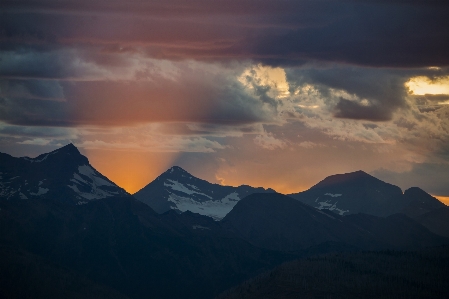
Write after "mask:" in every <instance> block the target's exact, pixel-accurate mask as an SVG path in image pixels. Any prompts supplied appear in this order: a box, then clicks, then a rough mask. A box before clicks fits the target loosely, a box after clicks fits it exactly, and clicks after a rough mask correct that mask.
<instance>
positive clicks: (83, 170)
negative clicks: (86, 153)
mask: <svg viewBox="0 0 449 299" xmlns="http://www.w3.org/2000/svg"><path fill="white" fill-rule="evenodd" d="M78 172H79V173H80V174H82V175H84V176H86V177H88V178H90V179H91V180H92V181H93V182H94V183H95V185H97V186H110V187H114V185H113V184H111V183H110V182H108V181H106V180H105V179H102V178H101V177H99V176H98V175H99V173H98V172H96V171H95V169H93V168H92V167H91V166H90V165H81V166H79V167H78Z"/></svg>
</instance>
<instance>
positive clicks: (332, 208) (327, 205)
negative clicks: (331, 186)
mask: <svg viewBox="0 0 449 299" xmlns="http://www.w3.org/2000/svg"><path fill="white" fill-rule="evenodd" d="M329 201H330V200H326V201H321V202H318V204H319V205H320V206H319V207H317V209H318V210H324V209H326V210H329V211H336V212H337V213H338V214H339V215H341V216H343V215H344V213H348V212H349V210H346V211H345V210H342V209H339V208H337V203H338V201H337V202H335V203H334V204H332V203H330V202H329Z"/></svg>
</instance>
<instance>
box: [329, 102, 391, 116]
mask: <svg viewBox="0 0 449 299" xmlns="http://www.w3.org/2000/svg"><path fill="white" fill-rule="evenodd" d="M334 111H335V112H334V116H335V117H337V118H350V119H365V120H371V121H386V120H390V119H391V116H392V111H391V110H388V109H385V108H382V107H381V106H364V105H361V104H359V103H356V102H354V101H350V100H347V99H344V98H340V101H339V102H338V103H337V105H336V106H335V108H334Z"/></svg>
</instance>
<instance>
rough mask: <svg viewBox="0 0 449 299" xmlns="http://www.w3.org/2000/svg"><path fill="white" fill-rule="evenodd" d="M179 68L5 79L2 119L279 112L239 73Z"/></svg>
mask: <svg viewBox="0 0 449 299" xmlns="http://www.w3.org/2000/svg"><path fill="white" fill-rule="evenodd" d="M177 72H178V73H177V74H178V75H177V77H176V78H170V79H167V78H164V77H162V76H156V77H153V78H152V80H118V81H114V80H111V81H109V80H94V81H49V80H35V79H33V80H28V81H26V80H4V81H3V82H4V83H3V85H5V86H6V87H8V88H4V92H5V94H2V96H1V97H0V121H3V122H6V123H9V124H16V125H23V126H80V125H101V126H121V125H133V124H139V123H147V122H193V123H204V124H208V123H210V124H222V125H231V126H234V125H242V124H251V123H255V122H260V121H270V120H271V118H272V117H273V115H271V114H270V112H271V111H265V110H264V108H263V101H261V100H259V99H258V98H253V97H251V96H249V95H248V94H247V93H246V92H245V90H244V89H243V87H242V86H241V85H239V84H237V83H236V82H235V79H232V78H227V77H226V76H224V75H221V74H216V75H214V74H210V73H203V72H201V71H194V70H191V69H188V68H186V69H178V70H177ZM5 82H6V83H5ZM15 86H18V87H17V88H15ZM45 86H48V87H52V88H53V89H54V91H55V92H57V93H59V94H61V95H62V94H63V95H64V101H55V100H52V99H53V98H52V96H55V95H53V94H52V93H51V91H52V89H51V88H49V89H48V90H47V93H42V92H41V91H40V90H39V88H40V87H45ZM25 87H27V88H28V89H29V90H32V92H34V94H36V93H40V96H39V97H37V96H35V95H33V94H32V93H31V92H30V91H29V90H28V89H26V88H25ZM58 88H60V89H58ZM16 90H17V91H16ZM45 97H50V98H45ZM44 98H45V99H44Z"/></svg>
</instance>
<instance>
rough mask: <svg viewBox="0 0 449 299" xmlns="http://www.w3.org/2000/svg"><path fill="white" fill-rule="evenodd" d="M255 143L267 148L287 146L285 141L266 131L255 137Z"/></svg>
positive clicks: (273, 148)
mask: <svg viewBox="0 0 449 299" xmlns="http://www.w3.org/2000/svg"><path fill="white" fill-rule="evenodd" d="M254 143H255V144H257V145H259V146H260V147H263V148H265V149H267V150H275V149H283V148H285V147H286V146H287V144H286V143H285V142H284V141H282V140H280V139H277V138H276V137H274V136H273V134H271V133H266V132H265V134H263V135H257V136H256V137H254Z"/></svg>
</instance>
